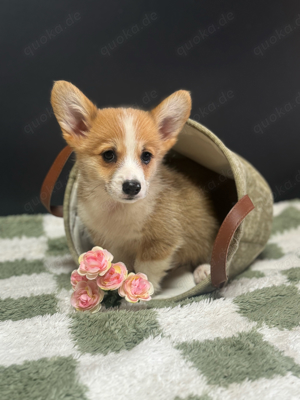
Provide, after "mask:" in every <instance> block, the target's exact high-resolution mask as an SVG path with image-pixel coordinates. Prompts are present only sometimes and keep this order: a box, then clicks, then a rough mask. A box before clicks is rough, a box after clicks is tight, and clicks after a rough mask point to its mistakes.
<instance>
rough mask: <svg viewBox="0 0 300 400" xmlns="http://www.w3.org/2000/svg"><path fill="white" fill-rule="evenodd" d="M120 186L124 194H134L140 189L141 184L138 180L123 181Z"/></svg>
mask: <svg viewBox="0 0 300 400" xmlns="http://www.w3.org/2000/svg"><path fill="white" fill-rule="evenodd" d="M122 188H123V192H124V193H125V194H129V195H130V196H135V195H136V194H138V192H139V191H140V190H141V184H140V182H139V181H125V182H124V183H123V186H122Z"/></svg>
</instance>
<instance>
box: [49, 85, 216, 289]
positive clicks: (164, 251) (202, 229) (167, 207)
mask: <svg viewBox="0 0 300 400" xmlns="http://www.w3.org/2000/svg"><path fill="white" fill-rule="evenodd" d="M51 104H52V107H53V110H54V114H55V116H56V118H57V121H58V123H59V125H60V127H61V129H62V133H63V137H64V138H65V140H66V142H67V143H68V144H69V146H71V147H72V148H73V150H74V151H75V153H76V160H77V165H78V214H79V217H80V218H81V220H82V222H83V223H84V225H85V226H86V227H87V229H88V231H89V233H90V236H91V238H92V240H93V242H94V244H95V245H97V246H101V247H103V248H106V249H107V250H108V251H110V252H111V253H112V254H113V255H114V260H115V261H116V262H117V261H122V262H124V263H125V265H126V266H127V268H128V270H129V271H134V272H136V273H137V272H143V273H145V274H146V275H147V277H148V279H149V281H150V282H152V284H153V286H154V288H155V291H156V292H157V291H159V289H160V283H161V280H162V278H163V277H164V276H165V275H166V274H167V273H168V271H170V270H171V269H172V268H176V267H179V266H183V265H190V266H191V267H192V268H194V269H195V268H196V269H195V272H194V277H195V282H196V283H198V282H199V281H201V280H202V279H204V278H205V277H206V276H207V275H208V274H209V273H210V267H209V264H208V263H209V261H210V257H211V252H212V246H213V243H214V239H215V237H216V235H217V231H218V228H219V223H218V220H217V217H216V215H215V212H214V209H213V205H212V202H211V200H210V199H209V198H208V196H207V194H206V193H205V191H203V190H202V189H201V187H200V186H199V185H198V184H196V183H195V182H193V180H192V179H190V178H189V177H188V176H187V175H184V174H182V173H180V172H178V171H176V169H174V168H170V167H168V166H167V165H165V164H164V163H163V159H164V156H165V155H166V153H167V152H168V151H169V150H170V149H171V148H172V146H173V145H174V144H175V143H176V140H177V136H178V134H179V132H180V131H181V129H182V128H183V126H184V124H185V122H186V121H187V119H188V118H189V115H190V112H191V96H190V94H189V92H187V91H185V90H179V91H177V92H175V93H173V94H172V95H171V96H169V97H168V98H166V99H165V100H164V101H163V102H162V103H160V104H159V105H158V106H157V107H156V108H154V109H153V110H152V111H150V112H147V111H142V110H138V109H133V108H123V107H122V108H104V109H98V108H97V107H96V106H95V105H94V104H93V103H92V102H91V101H90V100H89V99H88V98H87V97H86V96H85V95H84V94H83V93H82V92H81V91H80V90H79V89H77V88H76V87H75V86H74V85H72V84H71V83H69V82H65V81H58V82H55V84H54V87H53V89H52V93H51ZM195 164H196V163H195ZM196 165H197V166H198V164H196Z"/></svg>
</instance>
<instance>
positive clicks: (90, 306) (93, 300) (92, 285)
mask: <svg viewBox="0 0 300 400" xmlns="http://www.w3.org/2000/svg"><path fill="white" fill-rule="evenodd" d="M103 297H104V292H103V291H102V290H101V289H99V288H98V286H97V283H96V282H95V281H87V282H85V281H82V282H79V283H78V284H77V286H76V288H75V290H74V292H73V293H72V296H71V304H72V306H73V307H74V308H76V310H77V311H91V312H93V313H94V312H97V311H98V310H100V308H101V304H100V303H101V301H102V300H103Z"/></svg>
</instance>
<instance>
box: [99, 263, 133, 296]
mask: <svg viewBox="0 0 300 400" xmlns="http://www.w3.org/2000/svg"><path fill="white" fill-rule="evenodd" d="M127 274H128V271H127V268H126V265H125V264H123V263H122V262H118V263H116V264H112V265H111V267H110V268H109V270H108V271H107V272H106V274H105V275H103V276H98V278H97V285H98V286H99V287H100V288H101V289H103V290H115V289H119V287H120V286H121V285H122V283H123V281H124V280H125V279H126V278H127Z"/></svg>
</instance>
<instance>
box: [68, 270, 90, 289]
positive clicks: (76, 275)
mask: <svg viewBox="0 0 300 400" xmlns="http://www.w3.org/2000/svg"><path fill="white" fill-rule="evenodd" d="M87 280H88V279H87V277H86V276H85V275H83V276H82V275H79V273H78V272H77V269H75V270H74V271H73V272H72V274H71V285H72V287H73V290H75V287H76V285H77V283H78V282H82V281H85V282H86V281H87Z"/></svg>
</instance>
